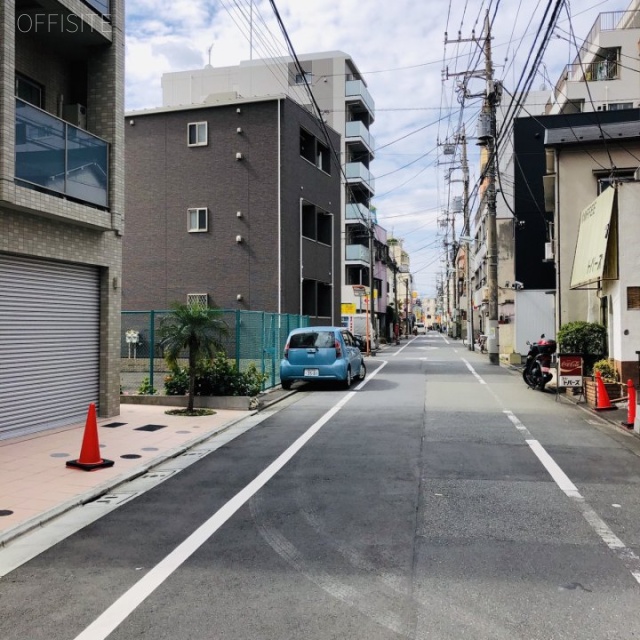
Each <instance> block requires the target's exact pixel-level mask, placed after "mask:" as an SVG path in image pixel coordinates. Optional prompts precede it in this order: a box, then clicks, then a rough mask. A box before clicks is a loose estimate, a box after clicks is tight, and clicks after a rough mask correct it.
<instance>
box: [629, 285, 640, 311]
mask: <svg viewBox="0 0 640 640" xmlns="http://www.w3.org/2000/svg"><path fill="white" fill-rule="evenodd" d="M627 309H628V310H629V311H631V310H635V311H637V310H640V287H627Z"/></svg>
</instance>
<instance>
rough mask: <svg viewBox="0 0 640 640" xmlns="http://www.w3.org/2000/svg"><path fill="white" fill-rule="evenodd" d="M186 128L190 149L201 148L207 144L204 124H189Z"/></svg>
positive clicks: (205, 125) (205, 124)
mask: <svg viewBox="0 0 640 640" xmlns="http://www.w3.org/2000/svg"><path fill="white" fill-rule="evenodd" d="M187 127H188V131H189V146H190V147H203V146H205V145H206V144H207V143H208V141H207V123H206V122H191V123H190V124H188V125H187Z"/></svg>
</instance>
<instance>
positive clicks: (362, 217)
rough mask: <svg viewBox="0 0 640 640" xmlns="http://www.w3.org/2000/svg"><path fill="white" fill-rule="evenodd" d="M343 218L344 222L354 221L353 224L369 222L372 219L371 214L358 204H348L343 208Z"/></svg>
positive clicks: (362, 205)
mask: <svg viewBox="0 0 640 640" xmlns="http://www.w3.org/2000/svg"><path fill="white" fill-rule="evenodd" d="M344 217H345V219H346V220H354V221H355V222H364V221H367V222H368V221H369V219H371V218H372V216H371V212H370V211H369V209H368V208H367V207H366V206H365V205H364V204H360V203H359V202H349V203H347V206H346V207H345V212H344Z"/></svg>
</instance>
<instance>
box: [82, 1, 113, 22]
mask: <svg viewBox="0 0 640 640" xmlns="http://www.w3.org/2000/svg"><path fill="white" fill-rule="evenodd" d="M84 2H85V4H87V5H89V6H90V7H91V8H92V9H95V10H96V11H97V12H98V13H99V14H100V15H101V16H104V17H105V18H109V16H110V13H111V6H110V5H111V0H84Z"/></svg>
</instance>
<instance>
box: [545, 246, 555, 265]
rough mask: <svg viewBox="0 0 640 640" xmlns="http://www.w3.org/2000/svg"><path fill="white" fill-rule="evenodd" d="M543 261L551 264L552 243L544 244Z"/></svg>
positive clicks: (552, 256) (552, 257)
mask: <svg viewBox="0 0 640 640" xmlns="http://www.w3.org/2000/svg"><path fill="white" fill-rule="evenodd" d="M544 259H545V260H548V261H550V262H553V259H554V255H553V242H545V243H544Z"/></svg>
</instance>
